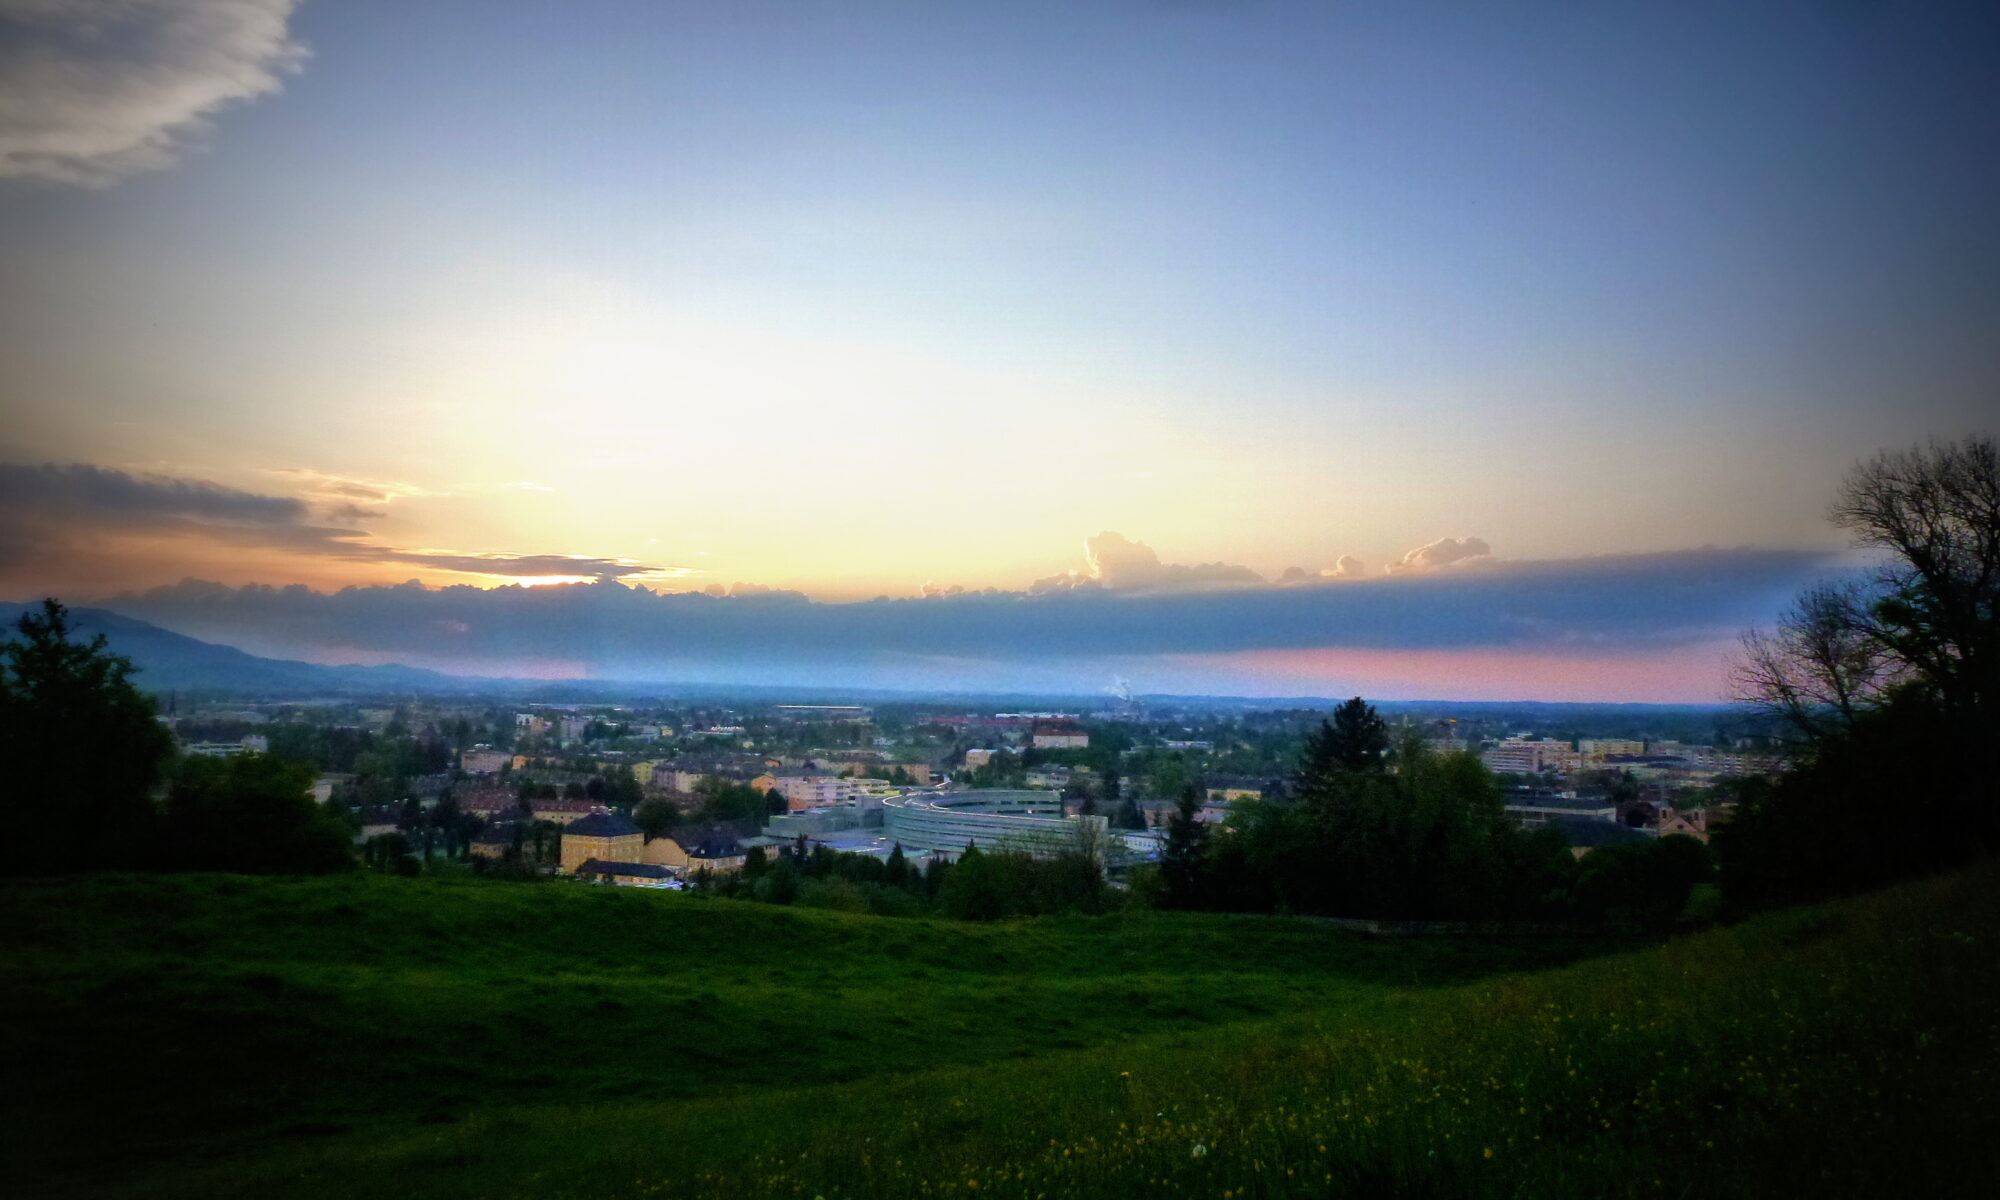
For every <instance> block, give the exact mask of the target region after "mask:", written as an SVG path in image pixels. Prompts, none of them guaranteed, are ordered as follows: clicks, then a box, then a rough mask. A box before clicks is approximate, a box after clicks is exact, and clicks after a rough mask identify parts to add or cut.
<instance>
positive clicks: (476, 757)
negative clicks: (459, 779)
mask: <svg viewBox="0 0 2000 1200" xmlns="http://www.w3.org/2000/svg"><path fill="white" fill-rule="evenodd" d="M513 761H514V756H513V755H511V754H509V753H507V752H506V751H505V750H495V749H494V748H493V747H491V746H474V747H473V748H472V749H470V750H467V751H466V752H465V753H463V754H461V755H459V756H458V766H459V769H460V770H462V771H464V772H465V773H466V774H468V775H498V774H499V773H500V768H502V767H505V766H509V765H511V764H512V763H513Z"/></svg>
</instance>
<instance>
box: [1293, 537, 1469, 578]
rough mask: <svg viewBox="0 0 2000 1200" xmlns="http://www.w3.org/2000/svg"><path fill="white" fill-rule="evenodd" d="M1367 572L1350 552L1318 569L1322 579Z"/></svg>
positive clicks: (1346, 576) (1359, 576) (1358, 574)
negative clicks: (1329, 564)
mask: <svg viewBox="0 0 2000 1200" xmlns="http://www.w3.org/2000/svg"><path fill="white" fill-rule="evenodd" d="M1480 544H1481V545H1484V544H1485V543H1483V542H1482V543H1480ZM1410 553H1411V554H1414V553H1416V551H1414V550H1413V551H1411V552H1410ZM1404 557H1405V558H1407V557H1409V556H1408V555H1405V556H1404ZM1367 574H1368V568H1367V567H1365V566H1363V565H1362V564H1361V560H1360V559H1358V558H1356V557H1354V556H1353V555H1352V554H1343V555H1341V556H1340V557H1339V558H1336V559H1334V560H1333V565H1332V566H1330V567H1323V568H1321V569H1320V577H1321V578H1322V579H1362V578H1365V577H1366V576H1367Z"/></svg>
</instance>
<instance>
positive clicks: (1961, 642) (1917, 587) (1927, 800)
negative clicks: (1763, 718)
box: [1716, 437, 2000, 904]
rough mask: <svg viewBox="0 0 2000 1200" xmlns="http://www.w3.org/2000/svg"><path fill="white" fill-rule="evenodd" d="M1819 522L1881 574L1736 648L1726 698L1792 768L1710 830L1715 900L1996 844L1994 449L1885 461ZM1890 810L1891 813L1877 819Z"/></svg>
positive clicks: (1787, 889) (1872, 464) (1867, 882)
mask: <svg viewBox="0 0 2000 1200" xmlns="http://www.w3.org/2000/svg"><path fill="white" fill-rule="evenodd" d="M1829 516H1830V518H1831V519H1832V521H1833V523H1834V524H1835V525H1838V526H1840V527H1841V528H1843V529H1846V530H1848V531H1850V533H1852V534H1853V539H1854V544H1855V545H1856V546H1858V547H1862V548H1865V549H1869V550H1873V551H1876V552H1877V553H1878V554H1879V556H1880V559H1879V562H1878V564H1877V565H1876V567H1875V568H1874V570H1873V571H1872V572H1871V574H1870V575H1869V577H1868V578H1867V579H1866V580H1865V581H1862V582H1859V583H1851V584H1846V585H1842V586H1832V587H1824V586H1823V587H1819V588H1814V589H1812V590H1809V591H1807V592H1806V593H1805V594H1803V595H1802V596H1801V597H1800V598H1799V600H1798V602H1797V603H1796V604H1794V605H1793V607H1792V608H1791V609H1790V610H1789V611H1788V612H1787V613H1786V614H1785V616H1784V617H1783V619H1782V620H1781V621H1780V623H1779V625H1778V628H1777V629H1776V631H1775V632H1772V633H1768V634H1767V633H1763V632H1759V631H1753V632H1751V633H1750V634H1747V635H1746V636H1745V639H1744V654H1743V656H1742V660H1741V662H1740V663H1739V667H1738V671H1737V679H1736V683H1737V695H1738V698H1739V699H1740V700H1742V701H1744V702H1745V703H1747V704H1749V705H1751V706H1752V707H1753V708H1755V709H1757V710H1759V711H1761V712H1763V713H1765V714H1767V715H1770V716H1773V717H1775V718H1777V719H1778V721H1779V722H1780V723H1781V725H1782V726H1783V728H1784V729H1785V730H1786V732H1787V733H1788V734H1789V736H1790V740H1791V743H1792V750H1793V763H1792V767H1791V769H1790V770H1789V771H1788V772H1787V773H1786V775H1785V776H1784V778H1782V779H1781V780H1779V781H1778V783H1777V784H1776V785H1775V786H1773V787H1771V788H1769V789H1766V790H1762V791H1758V792H1755V793H1753V794H1751V795H1749V796H1747V797H1746V798H1745V802H1744V803H1742V804H1741V805H1739V807H1738V811H1737V813H1736V815H1735V817H1734V818H1733V819H1732V820H1731V821H1730V823H1729V824H1728V825H1727V826H1725V827H1724V828H1723V829H1721V830H1719V831H1718V832H1717V834H1716V852H1717V856H1718V858H1719V859H1720V860H1721V863H1722V868H1723V869H1722V882H1723V887H1724V890H1725V893H1726V894H1728V895H1729V896H1730V898H1731V900H1732V902H1734V903H1751V904H1767V903H1779V902H1789V901H1793V900H1800V899H1809V898H1814V897H1817V896H1822V895H1827V894H1832V893H1837V892H1842V891H1848V890H1853V889H1855V888H1859V887H1869V886H1875V885H1877V884H1881V883H1885V882H1888V881H1890V880H1893V879H1897V878H1901V877H1904V876H1907V875H1911V874H1916V873H1920V872H1922V871H1926V870H1935V869H1937V868H1940V867H1944V866H1949V865H1952V864H1955V863H1958V862H1962V861H1965V860H1966V859H1967V858H1969V857H1970V856H1971V855H1973V854H1976V853H1978V852H1979V851H1980V850H1982V849H1983V850H1986V851H1992V850H1994V849H2000V805H1996V804H1995V803H1994V786H1993V783H1992V775H1991V771H1990V767H1989V765H1988V763H1987V762H1986V761H1985V756H1986V754H1987V753H1989V752H1990V751H1989V749H1988V748H1990V747H1991V746H1993V745H1995V744H2000V681H1996V672H2000V624H1996V620H2000V451H1996V447H1995V444H1994V441H1993V439H1992V438H1991V437H1972V438H1967V439H1965V440H1963V441H1957V442H1949V443H1937V442H1933V443H1931V444H1930V445H1929V446H1927V447H1914V448H1912V449H1910V450H1906V451H1885V452H1883V453H1881V454H1878V455H1876V456H1875V457H1874V458H1872V459H1870V460H1868V461H1867V462H1864V463H1861V464H1859V465H1858V466H1856V467H1855V468H1854V469H1853V470H1852V471H1851V472H1849V474H1848V476H1847V478H1846V479H1845V480H1844V481H1843V482H1842V484H1841V486H1840V489H1839V491H1838V493H1837V495H1836V498H1835V500H1834V503H1833V505H1832V508H1831V510H1830V512H1829ZM1885 801H1889V802H1892V803H1893V806H1894V808H1893V812H1890V811H1886V808H1887V806H1886V805H1885Z"/></svg>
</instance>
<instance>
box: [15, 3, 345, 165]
mask: <svg viewBox="0 0 2000 1200" xmlns="http://www.w3.org/2000/svg"><path fill="white" fill-rule="evenodd" d="M294 7H295V2H294V0H0V178H15V179H40V180H46V181H50V182H54V183H66V184H77V185H82V186H86V187H101V186H105V185H108V184H110V183H113V182H115V181H117V180H119V179H122V178H124V177H125V176H127V175H131V174H134V173H136V172H139V171H149V170H156V169H158V168H161V167H165V166H169V165H171V164H172V163H173V162H174V161H175V159H176V158H178V157H179V155H180V153H181V150H182V149H183V147H184V146H185V145H186V143H187V140H188V138H189V136H190V135H192V134H195V133H197V132H199V131H200V130H201V129H202V128H203V127H204V126H205V125H206V123H207V121H208V118H209V117H211V116H213V115H214V114H215V113H216V112H218V111H220V110H222V109H224V108H226V107H228V106H229V105H232V104H239V103H242V102H244V101H248V100H254V99H256V98H258V97H260V96H265V95H269V94H270V93H272V92H275V91H277V90H279V88H280V87H281V86H282V84H281V81H282V79H283V77H284V75H285V74H287V73H288V72H291V71H294V70H297V69H298V67H299V66H300V64H302V63H303V62H304V61H305V58H306V50H305V48H304V47H303V46H301V45H300V44H299V43H298V42H297V41H295V40H293V38H292V37H291V35H290V33H289V32H288V30H287V26H288V24H289V22H290V20H291V16H292V10H293V8H294Z"/></svg>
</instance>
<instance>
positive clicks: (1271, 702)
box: [0, 601, 1724, 725]
mask: <svg viewBox="0 0 2000 1200" xmlns="http://www.w3.org/2000/svg"><path fill="white" fill-rule="evenodd" d="M35 607H38V606H36V605H30V604H20V603H14V602H10V601H0V639H4V638H5V637H6V636H7V635H10V634H12V632H13V627H14V623H15V622H16V621H17V620H18V619H19V618H20V616H21V614H22V613H23V612H26V611H28V610H30V609H32V608H35ZM69 612H70V623H71V629H72V635H73V636H74V637H75V638H76V639H77V640H80V641H88V640H89V639H91V638H93V637H95V636H96V635H98V634H100V633H101V634H103V635H104V636H105V641H106V643H107V645H108V646H109V648H110V650H111V652H112V653H114V654H122V655H124V656H125V657H126V658H129V659H131V660H132V665H133V666H135V667H137V668H138V674H137V675H136V676H135V677H134V680H133V682H135V683H136V684H138V685H139V686H140V687H141V688H143V689H145V690H146V691H149V692H153V693H155V694H157V695H165V694H166V693H168V692H212V693H227V694H230V695H233V696H242V697H256V698H265V699H300V698H305V697H315V696H362V695H380V694H385V693H387V694H395V693H403V694H430V695H482V696H492V697H496V698H497V697H505V698H508V699H511V700H537V701H542V702H546V703H569V702H600V703H601V702H610V701H616V700H628V699H649V700H666V699H672V700H675V701H682V702H686V701H697V700H698V701H711V700H716V701H725V702H726V701H730V700H741V701H748V702H752V703H757V702H772V701H789V702H793V703H808V704H809V703H863V704H866V703H877V704H882V703H897V702H903V703H909V702H922V703H924V704H928V705H932V706H935V707H937V708H939V709H940V710H946V709H951V708H964V709H980V708H984V709H986V710H988V711H991V710H994V709H1003V710H1004V709H1028V710H1037V709H1049V708H1066V709H1071V710H1076V709H1094V708H1099V707H1102V706H1104V705H1105V704H1107V703H1108V701H1107V699H1106V697H1105V696H1104V695H1103V694H1101V693H1077V694H1057V693H1038V694H1020V693H994V692H977V691H965V692H944V691H937V692H909V691H894V690H887V689H881V688H836V687H827V686H825V685H815V684H800V685H797V686H789V687H781V686H771V685H749V684H744V685H730V684H715V683H700V682H678V683H665V682H643V681H625V680H606V679H575V680H547V679H498V678H491V677H485V676H473V675H451V674H447V673H445V672H443V671H432V670H429V669H426V668H423V667H406V666H402V665H400V664H394V663H391V664H387V665H384V666H375V667H362V666H338V667H332V666H325V665H323V664H320V663H309V662H299V661H296V660H293V659H283V658H264V657H262V656H260V655H256V654H251V653H248V652H247V651H243V650H238V649H236V648H235V647H234V646H224V645H219V644H217V643H215V642H204V641H201V640H200V639H198V638H191V637H188V636H186V635H185V634H179V633H175V632H173V631H172V630H169V629H162V628H160V627H159V626H158V625H154V624H151V623H150V622H146V621H141V620H139V619H137V618H135V617H127V616H123V615H121V614H119V613H115V612H111V611H109V610H107V609H101V608H72V609H70V610H69ZM1134 699H1135V700H1136V701H1137V702H1138V703H1140V704H1141V705H1153V706H1171V705H1182V706H1186V707H1189V708H1196V709H1328V708H1331V707H1333V706H1334V705H1335V704H1337V703H1339V698H1328V697H1298V696H1291V697H1261V698H1260V697H1252V696H1173V695H1155V694H1147V695H1140V696H1136V697H1134ZM1376 704H1377V707H1379V708H1381V709H1383V710H1384V711H1393V712H1406V713H1410V714H1412V715H1415V714H1423V713H1434V712H1437V711H1439V710H1447V709H1448V710H1449V711H1450V712H1451V713H1453V714H1456V715H1461V716H1468V717H1471V716H1481V717H1485V718H1488V719H1493V720H1500V721H1521V722H1527V723H1532V724H1536V725H1540V724H1544V723H1548V722H1557V721H1563V720H1570V721H1584V722H1588V723H1590V724H1592V725H1595V724H1598V723H1600V722H1614V723H1616V722H1629V721H1632V720H1635V719H1648V718H1650V719H1653V720H1657V719H1659V718H1664V717H1670V716H1681V717H1701V716H1704V715H1712V714H1717V713H1719V712H1721V711H1722V709H1723V708H1724V706H1721V705H1700V704H1576V703H1561V702H1542V701H1533V700H1519V701H1490V700H1489V701H1464V700H1457V701H1455V700H1387V701H1378V702H1376Z"/></svg>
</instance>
